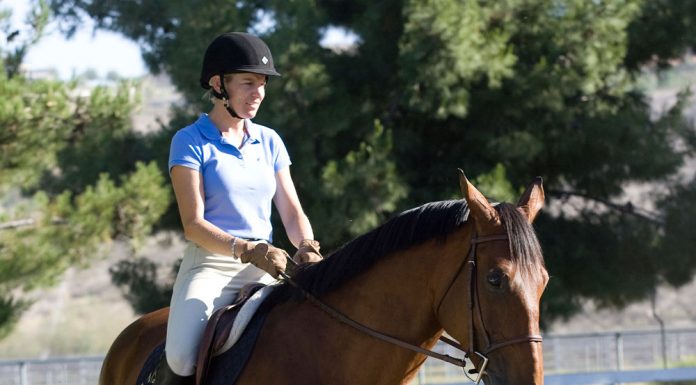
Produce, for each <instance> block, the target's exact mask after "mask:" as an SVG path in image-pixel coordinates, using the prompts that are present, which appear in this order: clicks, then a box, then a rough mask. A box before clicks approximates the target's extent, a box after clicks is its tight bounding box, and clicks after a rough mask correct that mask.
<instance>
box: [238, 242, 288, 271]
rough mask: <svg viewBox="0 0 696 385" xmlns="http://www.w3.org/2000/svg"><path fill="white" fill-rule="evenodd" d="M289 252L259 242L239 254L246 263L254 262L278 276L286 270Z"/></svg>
mask: <svg viewBox="0 0 696 385" xmlns="http://www.w3.org/2000/svg"><path fill="white" fill-rule="evenodd" d="M288 257H289V255H288V253H286V252H285V250H283V249H279V248H277V247H273V246H271V245H269V244H268V243H259V244H257V245H256V246H254V248H253V249H251V250H248V251H245V252H244V253H242V255H241V256H239V259H240V260H241V261H242V262H244V263H252V264H253V265H254V266H256V267H258V268H259V269H261V270H264V271H266V272H267V273H268V274H270V275H272V276H273V278H278V275H280V273H282V272H285V265H286V264H287V258H288Z"/></svg>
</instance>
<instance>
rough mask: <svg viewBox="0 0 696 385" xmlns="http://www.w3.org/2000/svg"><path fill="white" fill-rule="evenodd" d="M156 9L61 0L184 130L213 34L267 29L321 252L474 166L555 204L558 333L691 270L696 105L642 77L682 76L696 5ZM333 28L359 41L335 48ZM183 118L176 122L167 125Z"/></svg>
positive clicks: (281, 118)
mask: <svg viewBox="0 0 696 385" xmlns="http://www.w3.org/2000/svg"><path fill="white" fill-rule="evenodd" d="M147 3H148V4H147V5H143V4H142V2H140V1H135V0H125V1H118V2H113V1H91V0H90V1H87V0H52V1H51V6H52V8H53V9H54V10H55V11H56V12H58V13H59V15H61V17H62V20H64V22H65V26H66V27H67V28H68V29H69V28H70V26H71V25H77V21H79V18H80V17H84V16H83V12H84V14H85V15H87V16H88V17H92V18H94V19H95V20H96V21H97V23H98V25H99V26H100V27H102V28H107V29H111V30H114V31H118V32H121V33H123V34H125V35H126V36H128V37H130V38H132V39H134V40H136V41H138V42H140V43H142V44H143V46H144V51H145V52H144V55H145V58H146V59H147V61H148V63H149V65H150V67H151V68H152V69H153V70H164V71H167V72H168V73H169V74H170V75H171V76H172V78H173V81H174V83H175V84H176V85H177V87H178V88H179V90H181V91H182V92H183V93H184V95H186V99H187V101H188V105H187V107H186V108H184V109H182V111H183V113H182V114H180V115H179V117H184V116H189V117H190V116H191V115H192V113H193V112H194V111H197V110H199V109H201V108H205V103H204V102H203V101H202V100H201V97H200V95H201V90H200V89H199V88H198V71H199V65H200V59H201V57H202V54H203V51H204V49H205V46H206V44H207V43H208V42H209V41H210V40H211V38H212V37H213V36H214V35H216V34H218V33H221V32H225V31H229V30H254V31H256V32H258V33H261V34H263V38H264V39H265V40H266V41H267V42H268V43H269V45H270V47H271V48H272V50H273V52H274V58H275V59H276V64H277V67H278V68H279V70H280V72H281V73H282V74H283V77H282V78H280V79H273V80H272V81H271V82H270V83H269V85H268V87H267V98H266V100H265V102H264V105H263V107H262V111H261V112H260V114H259V116H258V117H257V121H259V122H260V123H264V124H267V125H270V126H271V127H274V128H276V129H278V131H279V133H280V134H281V135H282V136H283V138H284V140H285V141H286V144H287V145H288V148H289V151H290V155H291V156H292V158H293V162H294V163H293V177H294V179H295V181H296V185H297V188H298V190H299V192H300V197H301V199H302V201H303V203H304V205H305V208H306V209H307V211H308V214H309V216H310V218H311V220H312V222H313V225H314V228H315V231H316V234H317V237H318V239H320V240H323V241H324V245H325V248H326V247H328V248H331V247H334V246H337V245H339V244H340V243H342V242H344V241H346V240H348V239H349V238H350V237H352V236H354V235H355V234H357V233H360V232H363V231H365V230H366V229H368V228H370V227H372V226H375V225H376V224H378V223H380V222H382V221H383V220H384V219H385V218H387V217H389V216H390V215H392V214H393V213H395V212H398V211H401V210H403V209H406V208H409V207H413V206H415V205H418V204H422V203H424V202H428V201H433V200H440V199H446V198H451V197H455V196H457V194H458V184H457V178H456V175H457V173H456V169H457V168H462V169H464V171H465V172H466V173H467V175H469V176H470V177H472V178H475V179H476V181H477V182H478V183H479V184H481V186H482V190H483V191H484V192H486V193H488V194H490V195H491V196H493V197H494V198H496V199H505V200H513V201H514V199H515V198H516V196H517V195H518V193H519V191H521V189H522V188H523V187H524V186H525V185H526V184H527V183H528V182H529V180H530V179H531V178H532V177H534V176H536V175H541V176H542V177H544V181H545V188H546V192H547V202H548V204H549V206H552V207H553V210H546V211H544V212H543V213H542V216H541V217H540V219H539V222H538V224H537V230H538V234H539V236H540V237H541V241H542V245H543V246H544V249H545V254H546V258H547V266H548V268H549V270H550V272H551V276H552V278H551V282H550V284H549V289H548V292H547V294H546V296H545V299H544V317H545V320H546V321H548V320H551V319H553V318H554V317H566V316H568V315H570V314H572V312H574V311H576V310H577V309H578V308H579V304H580V303H581V302H582V299H584V298H593V299H595V300H596V301H597V303H600V304H603V305H605V306H624V305H626V304H627V303H629V302H631V301H634V300H638V299H641V298H644V296H645V295H646V293H650V292H651V290H652V288H653V287H654V286H655V285H657V284H659V283H669V284H673V285H679V284H683V283H684V282H686V281H687V280H688V279H689V278H690V277H693V275H694V272H695V271H696V258H693V250H694V247H693V246H694V245H691V244H690V243H689V242H688V241H685V240H686V239H691V238H693V237H691V236H689V235H688V230H689V229H690V228H693V225H694V218H696V211H694V210H696V208H695V207H692V206H693V205H692V204H690V203H689V202H693V201H694V200H695V199H694V195H693V194H694V191H696V185H695V184H694V182H693V176H692V175H688V176H686V177H685V176H683V175H682V174H679V170H680V168H681V167H682V166H683V165H684V161H685V159H688V158H689V157H693V155H694V150H695V149H696V146H695V143H696V134H695V132H694V128H693V125H692V124H691V123H689V122H688V121H687V120H685V119H684V118H683V111H684V104H685V103H686V101H687V100H688V99H689V98H690V95H689V94H688V93H687V92H683V93H681V94H679V95H678V98H677V103H676V105H674V106H673V107H672V108H670V109H669V110H667V111H665V112H664V113H662V114H659V115H657V116H655V114H654V113H653V111H651V108H650V103H649V100H648V97H647V95H646V93H645V89H644V82H642V81H641V80H640V77H641V76H642V75H643V71H644V69H645V68H653V67H658V68H667V67H669V66H671V65H672V63H674V62H675V60H678V59H679V58H680V57H681V55H682V54H683V53H684V52H685V50H686V49H688V48H693V46H694V42H695V40H694V36H696V34H695V33H694V31H693V28H694V27H693V26H694V25H696V7H695V6H694V5H693V4H692V3H693V2H682V1H679V0H658V1H645V0H612V1H585V0H561V1H550V0H532V1H527V0H525V1H522V0H505V1H495V2H481V1H461V0H439V1H429V0H428V1H423V0H420V1H409V0H386V1H379V2H374V1H367V0H356V1H351V2H335V1H318V2H317V1H309V0H298V1H292V2H288V1H267V2H258V1H236V2H221V3H216V4H215V5H211V4H207V3H205V4H204V3H201V2H198V1H182V0H174V1H167V2H166V5H165V4H164V3H163V2H160V1H153V2H147ZM264 18H270V19H271V20H272V23H267V24H266V25H265V28H264V25H262V24H259V22H260V21H262V20H263V19H264ZM332 26H333V27H340V28H344V29H345V30H347V31H349V32H351V33H354V34H355V35H356V36H357V37H358V39H357V41H355V42H354V44H353V45H352V46H350V47H344V48H343V49H328V48H325V47H322V46H321V45H320V41H321V39H322V37H323V36H322V31H324V30H326V28H328V27H332ZM188 121H190V120H186V119H176V120H175V123H174V124H173V125H172V127H170V128H169V132H170V133H171V132H172V131H173V130H175V129H177V128H180V127H182V126H183V125H184V124H186V123H187V122H188ZM374 122H379V123H378V124H377V125H375V124H374ZM159 140H162V141H163V142H165V141H164V139H161V138H160V139H159ZM153 143H154V142H153ZM152 148H156V147H152ZM632 183H649V184H651V185H654V186H660V187H659V188H657V187H656V188H654V189H653V191H652V193H651V194H650V196H649V200H650V201H651V202H643V201H641V200H639V198H635V197H630V199H632V200H633V202H632V205H626V204H624V202H625V199H626V197H625V196H624V194H625V190H626V187H627V186H629V185H630V184H632ZM571 198H572V199H571ZM636 199H638V200H636ZM650 203H654V204H655V209H654V211H655V212H653V213H651V214H650V215H646V214H645V211H644V210H643V208H645V207H650V206H649V204H650ZM168 217H169V218H173V217H174V216H173V215H170V214H168ZM618 277H621V279H618ZM627 278H628V279H627Z"/></svg>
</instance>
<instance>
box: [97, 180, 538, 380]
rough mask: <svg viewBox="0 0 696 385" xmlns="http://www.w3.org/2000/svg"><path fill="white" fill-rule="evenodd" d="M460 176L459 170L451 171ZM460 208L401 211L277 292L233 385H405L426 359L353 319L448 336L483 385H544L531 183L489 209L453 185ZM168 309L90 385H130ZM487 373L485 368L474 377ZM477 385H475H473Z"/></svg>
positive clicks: (389, 329)
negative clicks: (517, 195) (513, 197)
mask: <svg viewBox="0 0 696 385" xmlns="http://www.w3.org/2000/svg"><path fill="white" fill-rule="evenodd" d="M460 171H461V170H460ZM460 187H461V190H462V194H463V196H464V199H463V200H451V201H443V202H432V203H428V204H425V205H423V206H421V207H418V208H414V209H411V210H408V211H405V212H403V213H401V214H399V215H398V216H395V217H394V218H392V219H391V220H389V221H387V222H386V223H385V224H383V225H381V226H379V227H377V228H376V229H374V230H372V231H370V232H368V233H366V234H364V235H362V236H360V237H358V238H356V239H355V240H353V241H351V242H349V243H347V244H346V245H344V246H343V247H342V248H340V249H339V250H338V251H336V252H334V253H333V254H331V255H330V256H328V257H327V258H326V259H324V260H323V261H322V262H319V263H316V264H313V265H309V266H304V267H303V268H301V269H299V270H298V271H297V272H296V274H294V276H293V283H294V284H297V285H298V286H299V287H301V288H302V289H301V290H298V289H297V288H296V287H294V286H292V285H289V284H288V283H287V282H286V283H284V284H282V285H279V287H278V288H277V289H276V290H274V292H273V293H272V294H271V296H270V297H269V298H268V299H267V301H272V302H274V303H275V305H274V307H273V308H272V310H271V311H270V313H268V316H267V318H266V320H265V323H264V325H263V329H262V330H261V333H260V335H259V337H258V340H257V341H256V345H255V347H254V350H253V352H252V354H251V356H250V358H249V360H248V362H247V365H246V367H245V368H244V370H243V372H242V373H241V375H240V376H239V378H238V381H237V384H238V385H298V384H299V385H315V384H316V385H319V384H331V385H363V384H364V385H380V384H385V385H386V384H388V385H393V384H407V383H409V382H410V381H411V380H412V379H413V377H414V376H415V375H416V374H417V371H418V368H419V367H420V366H421V365H422V364H423V363H424V361H425V359H426V358H427V357H426V356H425V355H423V354H421V353H418V352H415V351H412V350H409V349H406V348H404V347H402V346H398V345H396V344H392V343H389V342H385V341H383V340H380V339H378V338H374V337H373V336H371V335H368V334H365V333H363V332H361V331H360V330H356V329H355V328H354V327H350V326H348V325H346V324H344V323H342V322H339V321H337V320H336V319H335V317H333V316H332V315H330V314H329V313H327V312H326V311H325V310H323V309H322V308H321V307H319V306H317V305H316V304H315V303H314V302H312V301H308V300H306V298H305V297H304V296H303V295H302V294H301V292H302V290H304V291H306V292H309V293H311V295H312V296H313V297H315V298H318V299H319V300H320V301H322V302H323V303H325V304H327V305H328V306H331V307H332V308H333V309H336V310H337V311H340V312H341V313H342V314H345V315H346V316H347V317H349V318H350V319H351V320H354V321H355V322H358V323H360V324H362V325H364V326H365V327H368V328H370V329H372V330H375V331H378V332H379V333H383V334H385V335H388V336H390V337H391V338H393V339H395V340H399V341H403V342H406V343H407V344H410V345H414V346H416V347H418V348H421V349H430V348H432V347H433V346H434V345H435V343H436V342H437V340H438V338H439V337H440V336H441V335H442V334H443V332H445V331H446V332H447V334H449V335H450V336H451V337H452V338H454V339H455V340H456V341H458V342H459V343H460V344H461V346H465V347H467V348H462V349H463V350H465V351H467V353H468V356H469V357H470V359H471V360H472V362H473V364H474V365H475V366H476V367H477V368H478V369H479V370H480V371H481V372H483V373H482V374H483V381H484V382H485V383H486V385H532V384H534V385H542V384H543V381H544V379H543V357H542V347H541V343H540V342H541V337H540V336H539V302H540V300H541V295H542V292H543V291H544V288H545V287H546V284H547V282H548V273H547V271H546V269H545V267H544V262H543V256H542V253H541V248H540V246H539V242H538V240H537V238H536V235H535V233H534V230H533V229H532V226H531V223H532V221H533V220H534V218H535V217H536V215H537V213H538V212H539V210H540V209H541V207H542V206H543V203H544V191H543V187H542V182H541V178H536V179H535V180H533V181H532V183H530V185H529V186H528V187H527V190H526V191H525V192H524V193H523V194H522V196H521V197H520V199H519V201H518V203H517V205H513V204H510V203H500V204H497V205H491V204H490V203H489V202H488V200H487V199H486V198H485V197H484V196H483V194H481V193H480V192H479V191H478V190H477V189H476V188H475V187H474V186H473V185H472V184H471V183H470V182H469V181H468V180H467V179H466V177H465V176H464V174H463V172H462V173H461V175H460ZM167 314H168V310H167V309H166V308H165V309H160V310H158V311H155V312H153V313H150V314H147V315H144V316H142V317H141V318H140V319H138V320H136V321H135V322H134V323H133V324H131V325H129V326H128V327H127V328H126V329H125V330H124V331H123V332H122V333H121V334H120V335H119V336H118V337H117V338H116V340H115V342H114V343H113V345H112V346H111V348H110V350H109V352H108V353H107V355H106V358H105V360H104V363H103V366H102V372H101V376H100V380H99V383H100V385H134V384H135V382H136V379H137V376H138V373H139V370H140V368H141V367H142V366H143V363H144V361H145V360H146V358H147V356H148V354H149V353H150V352H151V351H152V350H153V349H154V348H155V347H156V346H157V345H159V344H161V343H162V342H163V341H164V338H165V331H166V322H167ZM485 363H487V367H486V368H483V366H484V365H485ZM479 379H480V378H479Z"/></svg>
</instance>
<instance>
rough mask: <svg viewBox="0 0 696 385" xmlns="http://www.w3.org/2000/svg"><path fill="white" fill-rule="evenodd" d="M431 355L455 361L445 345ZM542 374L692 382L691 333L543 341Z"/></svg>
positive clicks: (14, 381) (72, 364)
mask: <svg viewBox="0 0 696 385" xmlns="http://www.w3.org/2000/svg"><path fill="white" fill-rule="evenodd" d="M436 350H437V351H439V352H442V353H446V354H450V355H453V356H458V355H459V354H458V353H457V352H455V351H454V349H452V348H450V347H449V346H447V345H444V344H442V345H438V346H436ZM102 359H103V357H75V358H51V359H47V360H35V359H32V360H11V361H1V360H0V385H96V384H97V382H98V378H99V370H100V368H101V363H102ZM544 369H545V374H546V380H545V383H546V384H547V385H556V384H563V385H609V384H620V383H631V382H636V381H640V382H649V381H676V380H682V381H684V380H696V329H674V330H667V331H666V332H665V333H664V334H662V333H660V331H659V330H658V331H640V332H620V333H592V334H574V335H557V336H555V335H545V336H544ZM636 379H638V380H636ZM469 383H470V382H469V381H468V380H467V379H466V378H465V377H464V375H463V373H462V370H461V369H459V368H457V367H455V366H452V365H448V364H445V363H441V362H438V361H434V360H431V359H428V360H427V361H426V363H425V366H424V367H423V368H422V369H421V371H420V372H419V375H418V378H417V379H416V380H415V381H414V382H413V384H414V385H436V384H450V385H458V384H469Z"/></svg>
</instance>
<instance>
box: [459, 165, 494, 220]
mask: <svg viewBox="0 0 696 385" xmlns="http://www.w3.org/2000/svg"><path fill="white" fill-rule="evenodd" d="M459 188H460V189H461V190H462V196H463V197H464V199H465V200H466V203H467V205H468V206H469V210H470V211H471V215H472V216H473V217H474V221H475V222H476V226H477V228H479V230H483V228H482V227H486V226H487V225H489V224H490V225H493V226H498V225H500V217H499V216H498V212H497V211H495V208H493V206H491V204H490V203H488V199H486V197H485V196H483V194H481V193H480V192H479V191H478V190H477V189H476V187H474V185H473V184H471V182H469V180H468V179H467V178H466V175H464V171H462V170H461V169H459Z"/></svg>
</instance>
